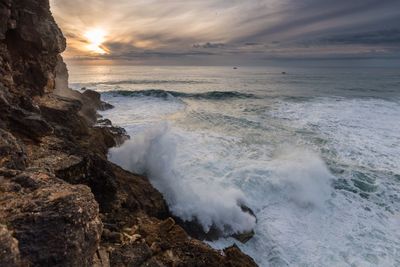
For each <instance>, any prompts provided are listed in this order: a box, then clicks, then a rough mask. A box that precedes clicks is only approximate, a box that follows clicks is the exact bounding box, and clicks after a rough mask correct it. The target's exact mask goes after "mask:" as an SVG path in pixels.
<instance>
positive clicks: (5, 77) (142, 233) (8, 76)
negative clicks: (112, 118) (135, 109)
mask: <svg viewBox="0 0 400 267" xmlns="http://www.w3.org/2000/svg"><path fill="white" fill-rule="evenodd" d="M0 14H2V16H1V18H0V59H1V60H0V73H1V74H2V75H1V77H0V135H1V139H0V156H1V158H0V265H1V266H256V263H255V262H254V261H253V260H252V259H251V258H250V257H248V256H247V255H245V254H243V253H242V252H241V251H240V250H239V249H238V248H237V247H236V246H232V247H230V248H227V249H225V250H224V251H223V252H222V251H217V250H214V249H212V248H211V247H210V246H208V245H206V244H204V243H203V242H201V241H199V240H196V239H192V238H191V237H189V235H188V234H187V233H186V232H185V230H183V228H182V227H181V226H179V225H178V224H176V223H175V221H174V220H173V219H172V218H171V214H170V212H169V210H168V207H167V205H166V203H165V201H164V199H163V196H162V195H161V194H160V193H159V192H158V191H157V190H156V189H154V188H153V186H152V185H151V184H150V182H149V181H148V179H147V178H146V177H143V176H138V175H135V174H132V173H130V172H127V171H125V170H123V169H121V168H120V167H118V166H116V165H115V164H113V163H111V162H109V161H108V160H107V152H108V149H109V148H111V147H114V146H116V145H118V144H120V143H121V142H123V140H125V139H126V138H127V136H126V133H125V131H124V130H123V129H121V128H118V127H114V126H112V124H111V122H109V121H107V120H101V121H98V118H99V115H98V114H97V112H96V110H101V109H105V108H111V107H110V106H108V105H107V104H106V103H104V102H101V101H100V96H99V94H97V93H95V92H93V91H86V93H83V94H81V93H80V92H77V91H72V90H71V89H69V88H68V73H67V70H66V66H65V64H64V63H63V61H62V58H61V56H60V53H62V52H63V51H64V50H65V46H66V42H65V38H64V37H63V35H62V33H61V31H60V29H59V28H58V26H57V25H56V23H55V21H54V19H53V18H52V15H51V13H50V10H49V4H48V1H44V2H36V1H33V0H24V1H12V0H7V1H5V4H4V5H0ZM32 22H34V23H32ZM99 122H100V123H99Z"/></svg>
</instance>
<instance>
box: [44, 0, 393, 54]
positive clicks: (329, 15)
mask: <svg viewBox="0 0 400 267" xmlns="http://www.w3.org/2000/svg"><path fill="white" fill-rule="evenodd" d="M51 5H52V10H53V13H54V15H55V17H56V20H57V22H58V23H59V25H60V27H61V28H62V30H63V31H64V33H65V34H66V36H67V38H68V44H69V48H68V51H67V56H68V57H76V56H90V54H89V53H88V51H85V49H84V45H83V44H84V42H85V40H84V37H83V35H84V32H86V31H88V30H90V29H91V28H98V27H100V28H102V29H104V30H105V31H106V32H107V36H106V39H107V42H106V43H105V44H104V45H105V46H106V47H107V48H108V50H109V51H110V54H109V55H105V56H104V57H109V58H110V57H112V58H117V57H123V58H129V57H138V56H141V57H150V56H151V57H160V58H177V57H186V56H189V57H190V56H204V57H209V56H216V55H220V56H232V55H236V56H238V55H241V58H242V57H245V56H248V57H249V58H251V57H252V55H255V54H262V55H263V57H265V58H268V57H279V56H280V55H284V56H285V57H287V56H291V55H292V56H299V55H300V56H312V55H313V53H315V55H316V56H320V55H323V54H324V53H327V56H330V55H332V54H344V55H348V54H355V55H357V56H358V55H360V54H364V53H365V54H368V53H370V51H372V50H375V51H380V53H390V52H391V51H394V50H396V46H398V44H399V35H400V33H399V31H400V28H396V27H397V24H398V23H399V21H400V1H398V0H363V1H358V0H357V1H348V0H336V1H331V0H303V1H298V0H252V1H242V0H229V1H228V0H174V1H164V0H136V1H131V0H115V1H114V2H113V3H110V2H109V1H106V0H68V1H64V0H51ZM335 49H336V52H335ZM200 50H201V51H200ZM396 51H397V50H396Z"/></svg>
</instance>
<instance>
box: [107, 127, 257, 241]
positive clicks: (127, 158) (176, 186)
mask: <svg viewBox="0 0 400 267" xmlns="http://www.w3.org/2000/svg"><path fill="white" fill-rule="evenodd" d="M177 138H179V136H175V135H174V134H172V133H171V131H170V130H169V127H168V126H167V124H161V125H158V126H153V127H150V128H149V129H147V130H146V131H144V132H142V133H140V134H137V135H135V136H133V138H132V140H130V141H128V142H126V143H125V144H124V145H123V146H122V147H119V148H114V149H112V150H111V151H110V159H111V160H112V161H113V162H115V163H117V164H119V165H120V166H122V167H123V168H125V169H128V170H131V171H134V172H136V173H144V174H147V175H148V176H149V177H150V179H151V182H152V183H153V185H154V186H155V187H156V188H157V189H159V190H160V191H161V192H162V193H163V194H164V197H165V198H166V200H167V202H168V204H169V206H170V209H171V211H172V212H173V213H174V214H175V215H177V216H179V217H180V218H181V219H183V220H187V221H191V220H193V219H195V218H196V219H197V220H198V221H199V222H200V224H201V225H202V226H203V228H204V230H205V231H208V230H209V229H210V227H211V226H213V225H214V226H216V227H217V228H219V229H220V230H222V231H224V232H225V233H226V234H232V233H236V232H243V231H248V230H251V229H253V228H254V226H255V218H254V217H253V216H251V215H249V214H248V213H245V212H243V211H242V210H241V208H240V204H242V203H244V202H245V197H244V195H243V193H242V192H241V191H240V190H239V189H237V188H235V187H233V186H223V185H221V184H219V183H217V182H212V181H206V182H204V181H201V180H195V179H187V178H186V177H190V175H191V170H190V169H188V170H187V171H186V172H183V171H178V169H177V168H176V165H175V157H176V148H177V140H176V139H177Z"/></svg>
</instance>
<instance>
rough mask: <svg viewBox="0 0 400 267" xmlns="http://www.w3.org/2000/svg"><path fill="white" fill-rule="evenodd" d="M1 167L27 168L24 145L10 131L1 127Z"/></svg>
mask: <svg viewBox="0 0 400 267" xmlns="http://www.w3.org/2000/svg"><path fill="white" fill-rule="evenodd" d="M0 167H6V168H10V169H20V170H22V169H25V168H26V155H25V152H24V149H23V145H22V144H21V143H20V142H19V141H18V140H17V139H16V138H15V137H14V136H13V135H12V134H11V133H10V132H7V131H5V130H2V129H0Z"/></svg>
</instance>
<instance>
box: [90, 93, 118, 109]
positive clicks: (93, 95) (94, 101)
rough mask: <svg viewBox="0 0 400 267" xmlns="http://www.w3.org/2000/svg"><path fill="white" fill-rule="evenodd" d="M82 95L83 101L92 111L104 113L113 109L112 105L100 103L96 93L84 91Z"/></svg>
mask: <svg viewBox="0 0 400 267" xmlns="http://www.w3.org/2000/svg"><path fill="white" fill-rule="evenodd" d="M82 95H83V97H84V99H85V100H84V101H86V103H88V104H90V105H92V106H93V107H94V109H97V110H102V111H105V110H108V109H112V108H114V106H113V105H111V104H109V103H106V102H104V101H102V100H101V95H100V94H99V93H98V92H96V91H93V90H90V89H86V90H85V91H84V92H83V94H82Z"/></svg>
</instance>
